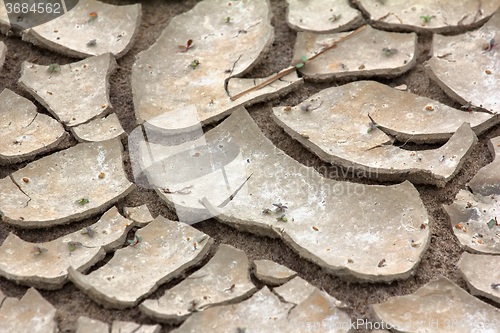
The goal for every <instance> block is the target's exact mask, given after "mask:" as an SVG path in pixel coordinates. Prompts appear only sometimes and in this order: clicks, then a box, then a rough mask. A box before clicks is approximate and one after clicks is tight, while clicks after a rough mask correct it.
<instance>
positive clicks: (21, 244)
mask: <svg viewBox="0 0 500 333" xmlns="http://www.w3.org/2000/svg"><path fill="white" fill-rule="evenodd" d="M134 225H135V222H133V221H131V220H129V219H126V218H124V217H123V216H121V215H120V214H119V213H118V209H116V207H113V208H111V209H110V210H108V211H107V212H106V213H104V215H103V216H102V217H101V219H100V220H99V221H98V222H97V223H94V224H92V225H90V226H89V227H90V228H91V229H95V232H94V234H93V236H90V235H89V234H88V233H86V234H82V230H79V231H76V232H73V233H71V234H68V235H66V236H64V237H60V238H57V239H55V240H53V241H50V242H45V243H29V242H26V241H24V240H22V239H21V238H19V237H18V236H16V235H15V234H13V233H9V236H8V237H7V238H6V239H5V241H4V242H3V244H2V246H0V275H1V276H3V277H5V278H7V279H10V280H14V281H15V282H16V283H21V284H24V285H28V286H32V287H36V288H40V289H59V288H62V286H63V285H64V284H65V283H66V282H67V280H68V268H69V267H70V266H73V267H75V268H76V269H77V270H78V271H80V272H85V271H86V270H87V269H89V268H90V267H92V266H93V265H94V264H95V263H97V262H98V261H100V260H102V259H103V258H104V256H105V255H106V252H110V251H113V250H115V249H116V248H118V247H119V246H121V245H122V244H123V242H124V241H125V237H126V236H127V232H128V231H129V230H130V229H131V228H132V227H133V226H134ZM69 242H80V243H82V244H83V246H77V247H76V248H75V249H74V250H73V251H70V246H69V244H68V243H69ZM35 247H40V248H45V249H46V250H47V252H43V253H40V254H38V255H37V254H35Z"/></svg>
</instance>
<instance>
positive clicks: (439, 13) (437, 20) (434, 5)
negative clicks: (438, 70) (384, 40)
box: [354, 0, 500, 33]
mask: <svg viewBox="0 0 500 333" xmlns="http://www.w3.org/2000/svg"><path fill="white" fill-rule="evenodd" d="M354 4H355V5H357V7H358V8H359V9H360V10H361V11H362V12H363V13H364V14H365V15H366V16H368V17H369V21H370V24H373V26H374V27H377V28H381V29H388V30H405V31H408V30H411V31H416V32H420V33H423V32H429V31H432V32H437V33H449V32H455V33H456V32H461V31H465V30H467V29H472V28H475V27H479V26H481V25H482V24H484V22H486V20H487V19H488V18H489V17H490V16H491V15H492V14H493V13H494V12H495V11H496V10H497V9H498V7H499V6H500V1H498V0H492V1H458V2H457V1H456V0H443V1H434V0H410V1H373V0H354ZM426 15H429V16H431V17H432V18H431V20H430V21H428V22H424V20H423V19H422V16H426Z"/></svg>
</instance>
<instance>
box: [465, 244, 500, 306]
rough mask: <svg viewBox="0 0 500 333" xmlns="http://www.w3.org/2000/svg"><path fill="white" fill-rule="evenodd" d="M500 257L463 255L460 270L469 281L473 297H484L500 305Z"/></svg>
mask: <svg viewBox="0 0 500 333" xmlns="http://www.w3.org/2000/svg"><path fill="white" fill-rule="evenodd" d="M498 267H500V256H491V255H485V254H470V253H467V252H464V253H462V257H461V258H460V261H459V262H458V269H459V270H460V273H461V274H462V276H463V277H464V279H465V281H467V286H468V287H469V290H470V291H471V294H472V295H476V296H483V297H486V298H489V299H491V300H493V301H495V302H497V303H500V288H498V287H495V285H496V284H499V283H500V271H499V270H498Z"/></svg>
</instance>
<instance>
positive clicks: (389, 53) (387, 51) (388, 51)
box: [382, 46, 398, 56]
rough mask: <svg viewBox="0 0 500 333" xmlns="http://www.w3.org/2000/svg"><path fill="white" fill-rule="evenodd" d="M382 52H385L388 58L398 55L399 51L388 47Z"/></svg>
mask: <svg viewBox="0 0 500 333" xmlns="http://www.w3.org/2000/svg"><path fill="white" fill-rule="evenodd" d="M382 51H383V52H385V55H386V56H390V55H391V54H394V53H397V52H398V49H395V48H390V47H388V46H386V47H384V48H383V49H382Z"/></svg>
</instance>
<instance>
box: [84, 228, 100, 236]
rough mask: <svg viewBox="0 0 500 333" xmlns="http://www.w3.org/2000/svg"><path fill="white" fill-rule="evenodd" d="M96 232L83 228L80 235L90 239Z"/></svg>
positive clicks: (92, 229) (93, 229)
mask: <svg viewBox="0 0 500 333" xmlns="http://www.w3.org/2000/svg"><path fill="white" fill-rule="evenodd" d="M96 231H97V230H96V229H95V228H91V227H85V228H84V229H83V230H82V235H85V234H87V235H89V236H90V237H92V236H94V233H95V232H96Z"/></svg>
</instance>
